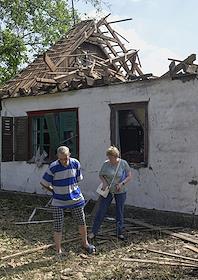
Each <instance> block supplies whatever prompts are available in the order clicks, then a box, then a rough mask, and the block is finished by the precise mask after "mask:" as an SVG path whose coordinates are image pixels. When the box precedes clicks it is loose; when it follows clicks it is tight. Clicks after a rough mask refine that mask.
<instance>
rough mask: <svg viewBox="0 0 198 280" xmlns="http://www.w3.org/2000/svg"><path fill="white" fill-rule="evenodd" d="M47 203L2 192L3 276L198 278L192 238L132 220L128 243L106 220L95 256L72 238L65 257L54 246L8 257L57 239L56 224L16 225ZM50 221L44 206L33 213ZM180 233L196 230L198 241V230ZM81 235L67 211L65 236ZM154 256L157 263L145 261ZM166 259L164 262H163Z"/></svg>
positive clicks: (140, 279)
mask: <svg viewBox="0 0 198 280" xmlns="http://www.w3.org/2000/svg"><path fill="white" fill-rule="evenodd" d="M46 202H47V199H46V198H40V197H36V196H33V195H30V196H27V195H19V194H12V195H9V194H7V195H5V194H4V195H3V196H2V195H1V194H0V279H1V280H14V279H24V280H29V279H31V280H34V279H35V280H41V279H42V280H47V279H57V280H58V279H68V280H70V279H78V280H85V279H89V280H96V279H99V280H123V279H133V280H134V279H135V280H136V279H138V280H143V279H144V280H147V279H148V280H151V279H152V280H153V279H157V280H165V279H166V280H170V279H185V280H191V279H198V259H197V253H194V252H192V251H190V250H189V249H186V248H185V247H184V245H185V244H186V243H188V242H185V241H182V240H180V239H176V238H173V237H171V236H169V235H166V234H163V233H162V232H161V231H146V229H145V228H141V227H139V228H138V227H137V225H134V224H131V223H129V221H126V235H127V237H128V238H127V242H123V241H120V240H117V238H116V237H115V236H114V222H113V221H110V220H106V221H105V222H104V223H103V226H102V230H101V235H100V236H99V237H98V238H97V239H96V240H94V241H93V243H94V245H95V246H96V247H97V252H96V254H95V255H94V256H89V255H87V254H86V253H85V252H84V251H83V249H82V248H81V244H80V241H78V240H76V241H73V242H66V243H65V244H64V245H63V248H64V251H65V256H63V257H62V258H61V259H60V258H58V257H57V255H56V253H55V250H54V248H53V247H50V248H49V249H46V250H39V251H37V252H34V253H29V254H22V255H20V256H16V257H10V258H8V259H3V258H4V257H5V256H9V255H12V254H15V253H17V252H23V251H25V250H27V249H33V248H38V247H40V246H42V245H46V244H50V243H52V242H53V240H52V231H53V224H52V223H46V224H31V225H16V224H15V222H19V221H27V220H28V218H29V216H30V214H31V213H32V211H33V209H34V208H35V207H43V206H44V205H45V204H46ZM46 219H52V215H51V213H48V212H46V211H43V210H38V212H37V213H36V214H35V216H34V217H33V220H46ZM87 224H88V226H89V225H90V215H89V213H87ZM88 228H89V227H88ZM174 232H182V233H186V234H191V235H193V238H195V239H196V238H197V240H198V230H194V229H190V228H180V229H179V228H177V229H174ZM75 237H78V234H77V229H76V227H75V224H74V223H73V221H72V218H71V216H70V214H69V213H65V231H64V240H69V239H73V238H75ZM188 244H190V243H188ZM194 245H195V244H194ZM148 249H152V250H157V251H163V252H168V253H174V254H177V255H182V256H188V257H191V258H194V259H195V260H194V261H189V260H183V259H178V258H175V257H170V256H164V255H159V254H156V253H153V252H149V251H148ZM134 259H135V260H137V259H138V260H140V261H142V262H138V260H137V261H135V260H134ZM170 259H171V260H170ZM148 260H152V261H154V262H156V263H154V264H153V263H152V264H151V263H147V262H145V261H148ZM160 261H161V262H162V264H159V263H158V262H160ZM166 262H168V265H167V264H166ZM170 262H171V263H176V265H175V266H171V265H170V264H169V263H170ZM185 265H186V266H185ZM188 265H189V266H191V265H192V267H188ZM193 266H194V267H193Z"/></svg>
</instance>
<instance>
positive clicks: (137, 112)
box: [110, 102, 148, 166]
mask: <svg viewBox="0 0 198 280" xmlns="http://www.w3.org/2000/svg"><path fill="white" fill-rule="evenodd" d="M110 107H111V141H112V144H114V145H116V146H117V147H119V149H120V151H121V157H122V158H123V159H125V160H127V162H128V163H130V164H134V165H143V166H144V165H147V161H148V133H147V131H148V130H147V121H148V118H147V104H145V103H143V102H141V103H139V104H138V102H137V103H129V104H116V105H110Z"/></svg>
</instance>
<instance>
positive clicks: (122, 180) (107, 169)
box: [89, 146, 132, 240]
mask: <svg viewBox="0 0 198 280" xmlns="http://www.w3.org/2000/svg"><path fill="white" fill-rule="evenodd" d="M106 155H107V158H108V160H106V161H105V162H104V163H103V165H102V168H101V170H100V173H99V177H100V179H101V181H102V183H103V187H102V189H103V190H105V189H106V187H107V186H108V185H111V188H110V191H109V194H108V196H107V197H106V198H104V197H102V196H101V200H100V204H99V207H98V210H97V212H96V215H95V217H94V221H93V225H92V232H91V233H90V234H89V238H90V239H92V238H94V237H95V236H96V235H97V233H98V231H99V229H100V226H101V224H102V222H103V219H104V217H105V214H106V212H107V209H108V207H109V206H110V204H111V202H112V200H113V197H114V198H115V203H116V234H117V237H118V238H119V239H121V240H125V237H124V235H123V221H124V203H125V200H126V189H127V183H128V182H129V181H130V180H131V178H132V175H131V169H130V167H129V165H128V163H127V162H126V161H125V160H123V159H121V158H120V153H119V150H118V149H117V148H116V147H114V146H111V147H110V148H109V149H108V150H107V151H106ZM118 164H119V167H118V169H117V166H118ZM116 169H117V173H116ZM115 173H116V174H115Z"/></svg>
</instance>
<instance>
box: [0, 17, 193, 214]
mask: <svg viewBox="0 0 198 280" xmlns="http://www.w3.org/2000/svg"><path fill="white" fill-rule="evenodd" d="M112 23H113V22H108V21H107V17H105V18H102V19H101V20H99V21H98V22H95V21H94V20H86V21H82V22H80V23H78V24H77V25H75V26H74V27H73V28H72V29H71V30H70V31H69V32H68V33H67V34H66V35H65V36H64V37H63V38H62V39H61V40H60V41H59V42H57V43H56V44H55V45H54V46H52V47H51V48H50V49H49V50H48V51H46V52H45V53H44V54H43V55H40V56H38V57H37V58H36V59H35V60H34V61H33V62H32V63H31V64H30V65H29V66H28V67H27V68H26V69H24V70H23V71H22V72H21V73H19V74H18V75H17V76H16V77H15V78H14V79H12V80H10V81H9V82H7V83H6V84H5V85H4V86H3V87H2V88H1V91H0V94H1V119H2V122H1V134H2V139H1V188H2V189H4V190H15V191H22V192H30V193H42V189H41V187H40V184H39V182H40V178H41V176H42V174H43V172H44V171H45V170H46V168H47V166H48V164H49V163H50V162H51V161H52V160H54V159H55V158H56V149H57V147H58V146H59V145H67V146H68V147H69V148H70V150H71V153H72V156H73V157H77V158H79V160H80V161H81V165H82V170H83V174H84V181H83V182H82V183H81V188H82V191H83V193H84V194H85V197H87V198H93V199H96V193H95V190H96V186H97V185H98V183H99V178H98V171H99V169H100V167H101V164H102V163H103V161H104V160H105V151H106V149H107V148H108V147H109V145H111V144H114V145H116V146H118V147H119V148H120V150H121V154H122V158H124V159H126V160H127V161H128V163H129V164H130V166H131V168H132V169H133V180H132V181H131V182H130V184H129V186H128V197H127V204H128V205H133V206H137V207H144V208H148V209H158V210H166V211H175V212H182V213H188V214H195V215H196V214H197V211H198V210H197V195H198V194H197V184H198V173H197V171H198V170H197V169H198V168H197V166H198V144H197V143H198V141H197V139H198V130H197V129H196V120H197V118H198V109H197V104H198V81H197V65H196V64H194V63H193V62H194V61H195V59H196V56H195V55H191V56H189V57H188V58H187V59H186V60H184V61H178V60H172V62H171V64H170V69H169V71H168V72H167V73H165V74H164V75H163V76H162V77H154V76H153V75H152V74H143V72H142V71H141V64H140V61H139V57H138V51H137V50H134V49H131V50H127V49H126V48H125V46H124V44H123V40H124V39H123V37H122V36H121V35H120V34H118V33H117V32H116V31H115V30H114V29H113V28H112ZM151 67H152V66H151ZM13 171H14V172H13Z"/></svg>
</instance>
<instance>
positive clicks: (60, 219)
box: [53, 206, 86, 232]
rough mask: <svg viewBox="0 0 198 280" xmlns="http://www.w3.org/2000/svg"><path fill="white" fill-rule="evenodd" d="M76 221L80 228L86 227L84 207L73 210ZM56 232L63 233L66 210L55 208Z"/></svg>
mask: <svg viewBox="0 0 198 280" xmlns="http://www.w3.org/2000/svg"><path fill="white" fill-rule="evenodd" d="M70 210H71V213H72V216H73V219H74V221H75V222H76V223H77V225H78V226H84V225H86V222H85V213H84V207H82V206H80V207H75V208H71V209H70ZM53 219H54V231H56V232H61V231H62V229H63V224H64V209H63V208H58V207H55V206H53Z"/></svg>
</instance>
